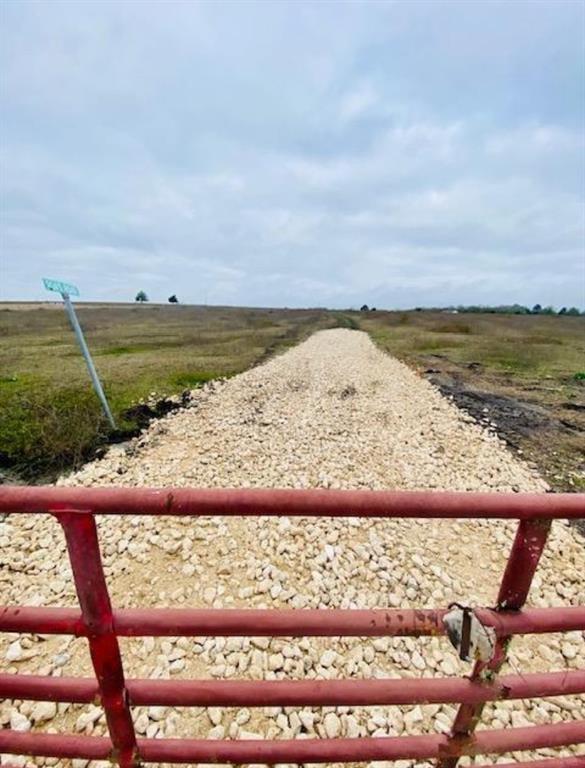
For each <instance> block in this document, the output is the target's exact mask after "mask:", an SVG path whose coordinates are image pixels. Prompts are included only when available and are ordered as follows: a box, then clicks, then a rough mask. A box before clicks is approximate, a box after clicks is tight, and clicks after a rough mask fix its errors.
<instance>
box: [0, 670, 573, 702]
mask: <svg viewBox="0 0 585 768" xmlns="http://www.w3.org/2000/svg"><path fill="white" fill-rule="evenodd" d="M126 690H127V691H128V695H129V699H130V704H131V705H132V706H142V705H164V706H176V707H187V706H189V707H199V706H203V707H209V706H215V707H244V706H247V707H265V706H281V707H286V706H289V707H294V706H300V707H303V706H309V705H310V706H373V705H380V704H388V705H389V704H394V705H409V704H443V703H447V702H466V703H475V702H479V701H482V702H484V701H496V700H498V699H531V698H537V697H539V698H540V697H545V696H563V695H570V694H578V693H585V670H574V671H570V672H569V671H563V672H546V673H537V674H530V675H509V676H507V677H501V678H499V679H498V681H497V682H496V683H494V684H489V683H480V682H472V681H471V680H468V679H467V678H463V679H462V678H448V679H445V678H419V679H400V680H395V679H388V680H379V679H378V680H259V681H256V680H160V679H157V680H146V679H145V680H133V679H129V680H126ZM0 698H7V699H31V700H34V701H63V702H67V701H70V702H76V703H89V702H92V701H96V699H97V698H99V690H98V686H97V683H96V681H95V680H94V679H93V678H80V677H49V676H40V675H38V676H37V675H4V674H0Z"/></svg>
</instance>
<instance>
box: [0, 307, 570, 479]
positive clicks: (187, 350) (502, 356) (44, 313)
mask: <svg viewBox="0 0 585 768" xmlns="http://www.w3.org/2000/svg"><path fill="white" fill-rule="evenodd" d="M78 314H79V318H80V321H81V324H82V326H83V328H84V330H85V333H86V337H87V341H88V344H89V346H90V349H91V351H92V354H93V355H94V360H95V363H96V366H97V368H98V371H99V373H100V376H101V378H102V381H103V383H104V386H105V390H106V393H107V395H108V398H109V400H110V403H111V406H112V410H113V412H114V415H115V417H116V420H117V422H118V425H119V428H120V429H119V434H118V437H124V435H130V434H132V433H133V432H135V431H136V428H137V422H136V419H135V418H134V417H130V416H129V415H128V413H127V412H128V409H129V408H130V407H131V406H133V405H135V404H137V403H139V402H140V401H141V400H144V399H146V398H148V397H149V396H150V395H151V393H156V396H157V397H162V396H165V395H172V394H177V393H180V392H182V391H183V390H185V389H192V388H194V387H197V386H199V385H200V384H202V383H203V382H205V381H208V380H210V379H214V378H219V377H224V376H230V375H233V374H235V373H239V372H241V371H243V370H245V369H247V368H249V367H250V366H252V365H254V364H256V363H258V362H261V361H262V360H264V359H266V358H267V357H269V356H270V355H272V354H275V353H278V352H279V351H282V350H285V349H286V348H288V347H290V346H292V345H294V344H297V343H298V342H299V341H301V340H302V339H304V338H306V337H307V336H309V335H310V334H311V333H313V332H315V331H317V330H319V329H323V328H334V327H343V328H349V329H362V330H364V331H367V332H368V333H369V334H370V335H371V337H372V338H373V340H374V341H375V342H376V343H377V344H378V345H379V346H380V347H381V348H382V349H384V350H386V351H388V352H390V353H391V354H393V355H396V356H397V357H398V358H400V359H402V360H404V361H405V362H407V363H409V364H410V365H412V366H413V367H415V368H417V369H418V370H421V371H424V370H425V369H429V368H436V367H437V366H438V367H440V368H441V370H445V371H447V372H451V373H453V372H455V373H456V375H457V377H458V378H459V379H461V380H463V381H464V383H465V382H466V383H468V384H470V385H473V386H476V387H478V386H479V387H482V388H483V389H485V390H487V391H490V392H505V393H507V394H510V393H511V394H513V395H514V397H518V398H520V399H523V400H528V401H530V402H536V403H538V404H540V405H542V406H544V407H545V408H548V409H549V410H550V411H551V412H552V411H554V410H555V409H557V410H558V409H559V408H560V407H561V406H562V405H563V403H575V404H577V403H578V402H581V401H582V399H583V392H584V387H585V382H583V381H582V380H580V379H579V375H580V374H581V376H583V372H584V370H585V318H583V317H566V316H565V317H554V316H553V317H550V316H515V315H493V314H485V315H484V314H458V315H455V314H448V313H442V312H426V311H425V312H382V311H378V312H333V311H327V310H318V309H317V310H286V309H275V310H273V309H243V308H228V307H190V306H180V305H179V306H168V305H152V304H146V305H79V306H78ZM579 407H581V406H578V405H575V406H574V409H573V410H574V411H575V412H576V410H577V409H578V408H579ZM566 415H567V414H566V413H565V416H566ZM569 416H570V417H571V418H573V417H574V416H575V414H574V413H573V412H571V414H569ZM111 437H112V435H111V434H110V432H109V429H108V425H107V423H106V421H105V419H104V418H103V415H102V413H101V410H100V407H99V403H98V401H97V398H96V397H95V395H94V393H93V390H92V389H91V386H90V383H89V378H88V374H87V371H86V368H85V364H84V362H83V359H82V357H81V355H80V353H79V351H78V349H77V346H76V343H75V338H74V336H73V333H72V331H71V329H70V327H69V324H68V321H67V318H66V316H65V313H64V311H63V309H62V308H61V307H60V306H56V305H10V304H4V305H0V467H2V466H3V467H5V468H6V467H9V468H12V470H13V471H15V472H16V473H17V474H18V476H20V477H21V478H24V479H28V480H39V479H50V478H52V477H54V476H55V473H57V472H58V471H60V470H62V469H66V468H69V467H72V466H76V465H78V464H79V463H80V462H82V461H83V460H85V459H87V458H88V457H89V456H91V454H92V452H93V451H94V450H95V449H96V447H97V446H99V445H100V444H101V443H104V442H106V441H107V440H108V439H110V438H111ZM569 437H571V435H569ZM573 437H574V436H573ZM571 439H572V438H571ZM561 442H562V441H561ZM562 451H565V453H566V452H567V451H568V452H571V451H576V452H577V453H578V449H577V448H576V447H574V446H573V443H572V442H571V440H569V442H568V443H567V444H566V445H565V444H564V443H563V446H562Z"/></svg>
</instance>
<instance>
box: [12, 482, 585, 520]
mask: <svg viewBox="0 0 585 768" xmlns="http://www.w3.org/2000/svg"><path fill="white" fill-rule="evenodd" d="M75 509H83V510H88V511H92V512H93V513H95V514H106V515H124V514H140V515H194V516H196V515H225V516H232V517H233V516H241V515H252V516H258V515H277V516H282V515H288V516H301V517H419V518H432V517H434V518H501V519H509V518H513V519H519V520H534V519H536V518H547V519H553V518H557V519H559V518H561V519H568V518H579V517H585V502H584V500H583V495H582V494H574V493H554V494H545V493H459V492H457V493H454V492H445V491H433V492H424V491H334V490H321V489H307V490H302V491H301V490H293V489H284V490H274V489H249V488H246V489H232V490H224V489H217V488H202V489H187V488H161V489H152V488H149V489H146V488H56V487H54V486H34V487H18V486H14V487H4V488H3V489H2V493H0V513H8V514H10V513H19V512H62V511H73V510H75Z"/></svg>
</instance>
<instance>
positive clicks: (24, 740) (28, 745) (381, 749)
mask: <svg viewBox="0 0 585 768" xmlns="http://www.w3.org/2000/svg"><path fill="white" fill-rule="evenodd" d="M584 741H585V721H579V722H569V723H555V724H554V725H534V726H529V727H527V728H509V729H508V728H505V729H500V730H490V731H479V732H478V733H477V734H475V735H473V736H471V737H467V738H462V739H455V740H452V741H450V740H449V738H448V737H447V736H444V735H435V734H433V735H425V736H390V737H380V738H364V739H294V740H286V741H269V740H266V741H264V740H253V741H252V740H251V741H243V740H239V741H227V740H226V741H221V740H218V741H216V740H213V739H207V740H198V739H138V753H139V755H140V759H141V760H143V761H145V762H165V763H197V762H205V763H236V764H239V763H270V764H274V763H328V762H364V761H370V760H403V759H409V758H410V759H412V758H414V759H425V758H436V757H442V756H448V755H478V754H484V753H495V754H499V753H502V752H514V751H516V750H523V749H539V748H542V747H565V746H568V745H570V744H580V743H582V742H584ZM111 748H112V743H111V741H110V739H107V738H104V737H99V736H72V735H60V734H46V733H30V732H28V733H22V732H20V731H7V730H4V731H0V752H2V753H8V754H20V755H39V756H44V757H70V758H73V757H80V758H89V759H97V760H99V759H102V760H103V759H107V758H108V756H109V754H110V751H111Z"/></svg>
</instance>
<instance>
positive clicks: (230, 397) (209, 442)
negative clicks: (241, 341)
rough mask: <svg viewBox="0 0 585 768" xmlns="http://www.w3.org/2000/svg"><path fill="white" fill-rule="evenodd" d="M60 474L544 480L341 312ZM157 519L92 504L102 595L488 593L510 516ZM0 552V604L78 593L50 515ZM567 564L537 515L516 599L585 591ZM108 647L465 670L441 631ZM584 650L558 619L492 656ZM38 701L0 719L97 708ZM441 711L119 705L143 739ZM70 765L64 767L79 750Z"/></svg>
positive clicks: (567, 706)
mask: <svg viewBox="0 0 585 768" xmlns="http://www.w3.org/2000/svg"><path fill="white" fill-rule="evenodd" d="M60 484H61V485H85V486H94V485H122V486H194V487H195V486H198V487H284V488H286V487H291V488H313V487H323V488H351V489H359V488H370V489H446V490H447V489H448V490H461V491H493V492H501V491H518V492H522V491H537V492H544V491H546V490H547V486H546V483H545V482H544V481H543V480H542V479H541V478H540V477H539V476H538V475H537V474H536V472H535V470H534V469H533V468H532V467H530V466H529V465H527V464H525V463H522V462H520V461H519V460H518V459H517V458H516V457H514V456H513V455H512V454H511V453H510V452H509V451H508V449H507V448H506V446H505V445H504V444H503V443H502V442H501V441H500V440H499V439H498V437H497V436H496V435H495V434H493V433H491V432H489V431H487V430H486V429H485V428H484V427H482V426H480V425H479V424H477V423H476V422H475V421H474V420H473V419H472V417H470V416H469V415H467V414H465V413H463V412H462V411H460V410H458V409H457V408H456V407H455V405H454V404H453V403H452V402H450V401H449V400H448V399H446V398H444V397H443V396H442V395H441V394H440V393H439V392H438V390H437V389H435V388H434V387H433V386H432V385H431V384H430V383H428V382H427V381H425V380H424V379H422V378H421V377H419V376H418V375H417V374H415V373H414V372H413V371H411V370H410V369H409V368H408V367H406V366H405V365H403V364H402V363H400V362H398V361H397V360H395V359H394V358H391V357H389V356H387V355H385V354H384V353H383V352H381V351H380V350H379V349H378V348H377V347H376V346H375V345H374V344H373V343H372V342H371V341H370V339H369V337H368V336H367V335H366V334H365V333H361V332H358V331H351V330H345V329H336V330H328V331H321V332H319V333H316V334H314V335H313V336H312V337H311V338H310V339H308V340H307V341H306V342H304V343H302V344H300V345H299V346H297V347H295V348H293V349H291V350H290V351H288V352H287V353H286V354H283V355H281V356H279V357H276V358H274V359H272V360H270V361H269V362H267V363H265V364H264V365H262V366H259V367H257V368H254V369H251V370H249V371H247V372H246V373H243V374H241V375H239V376H237V377H235V378H233V379H230V380H228V381H226V382H223V383H210V384H208V385H206V386H205V387H204V388H203V389H202V390H199V391H197V392H196V393H195V394H194V398H193V400H192V403H191V405H190V407H189V408H187V409H186V410H182V411H180V412H177V413H173V414H170V415H169V416H168V417H166V418H164V419H161V420H160V421H158V422H156V423H154V424H153V425H152V426H151V427H150V428H149V429H148V430H147V431H146V432H145V433H144V434H143V435H142V436H141V437H139V438H137V439H136V440H135V441H133V442H132V443H131V444H129V445H127V446H125V447H123V446H114V447H112V448H111V449H110V450H109V452H108V453H107V455H106V456H105V457H104V458H103V459H101V460H99V461H95V462H93V463H91V464H89V465H86V466H85V467H84V468H83V469H82V470H81V471H80V472H78V473H77V474H75V475H72V476H70V477H67V478H63V479H62V480H60ZM162 523H163V521H160V520H154V519H152V518H140V519H138V518H134V519H127V518H104V519H101V520H100V521H99V526H100V538H101V541H102V551H103V556H104V563H105V566H106V573H107V577H108V581H109V584H110V588H111V594H112V600H113V602H114V604H115V605H117V606H118V607H130V606H139V605H142V606H146V605H151V606H156V605H159V606H163V605H165V606H169V605H176V606H178V605H190V606H195V607H197V606H204V605H207V606H215V607H289V608H305V607H320V608H326V607H344V608H361V607H394V606H397V605H400V606H404V607H410V606H419V607H436V606H442V605H446V604H447V603H449V602H452V601H454V600H457V601H460V602H463V603H467V604H487V605H489V604H492V603H493V602H494V600H495V595H496V591H497V584H498V581H499V578H500V576H501V573H502V570H503V566H504V563H505V560H506V557H507V554H508V551H509V548H510V545H511V541H512V537H513V533H514V525H513V524H508V523H505V522H501V521H462V522H447V521H445V522H443V521H416V520H389V521H383V520H369V521H359V520H355V519H349V520H335V521H331V520H326V521H319V520H313V521H309V520H298V519H295V520H290V519H288V518H282V519H280V520H274V519H268V518H260V519H250V520H240V519H232V518H220V519H209V518H206V519H202V520H197V521H193V520H175V519H172V520H168V519H165V520H164V525H163V524H162ZM0 564H1V565H2V575H1V581H0V591H1V592H2V598H1V600H0V602H8V603H21V604H23V603H26V604H36V605H74V604H75V603H76V601H75V595H74V592H73V588H72V586H71V582H70V572H69V566H68V562H67V558H66V555H65V548H64V543H63V541H62V537H61V534H60V531H59V530H58V529H57V525H56V523H54V522H53V521H51V520H47V521H42V522H40V521H39V519H38V518H37V519H36V520H33V519H28V518H26V517H22V518H19V519H18V520H17V519H8V520H5V521H4V522H0ZM584 572H585V550H584V548H583V546H582V540H580V537H579V533H578V532H577V531H576V530H575V529H574V528H571V527H569V526H567V525H566V524H564V523H562V522H558V523H555V524H554V525H553V530H552V533H551V537H550V544H549V546H548V547H547V550H546V552H545V555H544V557H543V560H542V565H541V567H540V568H539V572H538V574H537V577H536V579H535V583H534V588H533V590H532V593H531V596H530V603H531V604H532V605H536V606H549V605H566V604H579V603H583V602H584V601H585V594H584V589H583V583H582V576H581V575H582V573H584ZM10 640H11V643H10V644H9V643H8V642H7V639H6V638H4V639H2V640H0V658H2V659H4V660H5V661H4V665H5V666H7V667H8V670H9V671H29V672H33V671H34V672H37V673H39V672H41V673H46V674H49V673H51V674H57V675H60V674H79V673H82V672H83V673H86V674H91V667H90V665H89V660H88V655H87V650H86V647H85V643H84V642H83V641H80V640H71V639H69V638H40V637H38V636H24V635H23V636H21V637H20V638H19V639H18V640H15V638H14V637H11V638H10ZM123 646H124V647H123V652H124V660H125V669H126V674H127V675H129V676H143V677H168V676H174V677H177V678H183V677H185V678H187V677H209V676H212V677H215V678H228V677H229V678H233V677H242V678H249V679H259V678H264V679H280V678H285V677H287V678H307V677H308V678H315V679H319V678H336V677H340V678H341V677H395V678H398V677H405V676H415V677H421V676H434V675H442V676H444V675H461V674H467V673H468V671H469V669H468V666H469V665H467V664H465V663H464V662H461V661H460V660H459V659H458V658H457V656H456V655H455V653H454V652H453V651H452V649H451V647H450V646H449V645H448V643H447V642H446V640H445V639H443V638H425V639H422V640H416V641H415V640H413V639H409V638H404V639H402V638H397V639H394V640H392V639H386V638H380V639H376V640H363V639H360V638H355V639H348V640H343V639H335V638H333V639H329V640H327V639H323V640H321V639H307V640H302V641H300V642H298V641H295V640H286V639H275V640H267V639H262V638H252V639H250V638H231V639H225V638H197V639H195V641H194V640H192V639H185V638H183V639H176V640H174V639H172V638H171V639H170V640H169V639H164V640H162V641H158V640H153V639H145V640H144V641H143V640H131V641H130V640H128V641H124V642H123ZM7 654H8V656H7ZM584 665H585V643H583V635H582V633H569V634H568V635H565V636H564V637H563V638H560V637H558V636H544V637H542V638H539V637H536V636H535V637H527V638H522V639H518V640H517V641H514V643H513V645H512V651H511V657H510V664H509V666H508V668H507V671H508V672H514V671H517V670H521V671H538V670H540V671H544V670H549V669H571V668H573V669H577V668H583V666H584ZM43 706H44V705H35V704H32V703H27V702H25V703H21V702H17V703H12V702H6V703H4V704H2V705H0V724H2V725H5V724H7V723H10V721H11V719H12V721H14V720H16V721H17V723H16V724H19V723H20V727H22V728H30V727H33V728H38V729H42V730H47V728H48V727H54V728H68V729H71V730H77V731H84V732H88V733H94V734H100V733H103V732H104V730H105V725H104V719H103V715H102V713H101V710H99V708H93V707H78V706H76V707H73V706H67V705H59V706H58V708H57V710H56V711H54V708H53V707H46V706H44V709H43ZM584 709H585V699H584V698H583V697H559V698H557V699H549V700H546V701H540V702H530V701H526V702H505V703H504V702H503V703H498V704H497V705H494V706H489V707H488V708H487V709H486V724H487V725H488V726H490V725H491V726H493V727H506V726H507V725H509V724H511V725H518V726H520V725H524V724H528V723H544V722H557V721H560V720H567V719H572V718H579V717H582V716H583V711H584ZM454 711H455V710H454V707H452V706H449V705H440V706H438V705H437V706H434V705H426V706H422V707H414V708H401V707H384V708H380V707H374V708H368V709H365V708H351V707H345V708H338V709H337V710H334V709H333V708H322V709H314V710H311V709H309V708H305V709H295V708H286V709H281V708H273V709H269V710H259V711H247V710H239V711H237V710H220V711H216V710H213V711H211V710H210V711H206V710H204V709H198V710H179V709H176V710H166V711H161V709H160V708H150V709H148V708H136V710H135V717H136V726H137V730H138V731H139V732H140V733H145V734H147V735H148V736H163V735H165V736H173V735H191V736H193V735H200V736H210V737H212V738H213V737H216V738H223V737H230V738H251V734H257V735H259V737H274V738H293V737H303V736H304V737H307V736H311V735H313V736H315V735H320V736H323V735H330V736H332V735H333V736H334V735H347V736H360V735H366V734H375V735H382V734H386V735H388V734H389V735H395V734H401V733H409V734H410V733H423V732H447V731H448V730H449V727H450V724H451V720H452V717H453V714H454ZM13 726H14V722H13ZM579 749H580V748H579V747H576V748H574V750H573V752H574V751H578V750H579ZM569 753H572V752H571V751H570V750H564V751H563V750H560V751H556V752H555V751H551V750H539V751H538V754H542V755H543V756H545V755H547V754H569ZM581 753H583V749H581ZM521 756H522V753H515V755H513V756H510V759H512V760H513V759H515V758H518V759H519V758H520V757H521ZM73 762H74V768H83V766H82V763H83V765H85V763H84V761H80V762H79V761H73ZM466 762H467V764H469V762H468V761H465V760H464V761H462V765H465V764H466ZM24 764H25V763H23V765H24ZM26 764H27V765H28V764H29V763H26ZM30 764H31V765H32V764H33V763H30ZM45 764H48V765H55V764H59V765H63V766H68V765H69V764H70V763H69V761H60V762H59V763H57V762H50V761H49V762H46V763H45ZM410 765H419V766H424V765H427V763H425V762H424V761H423V762H419V763H411V762H410V761H403V766H402V768H406V766H410Z"/></svg>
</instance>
